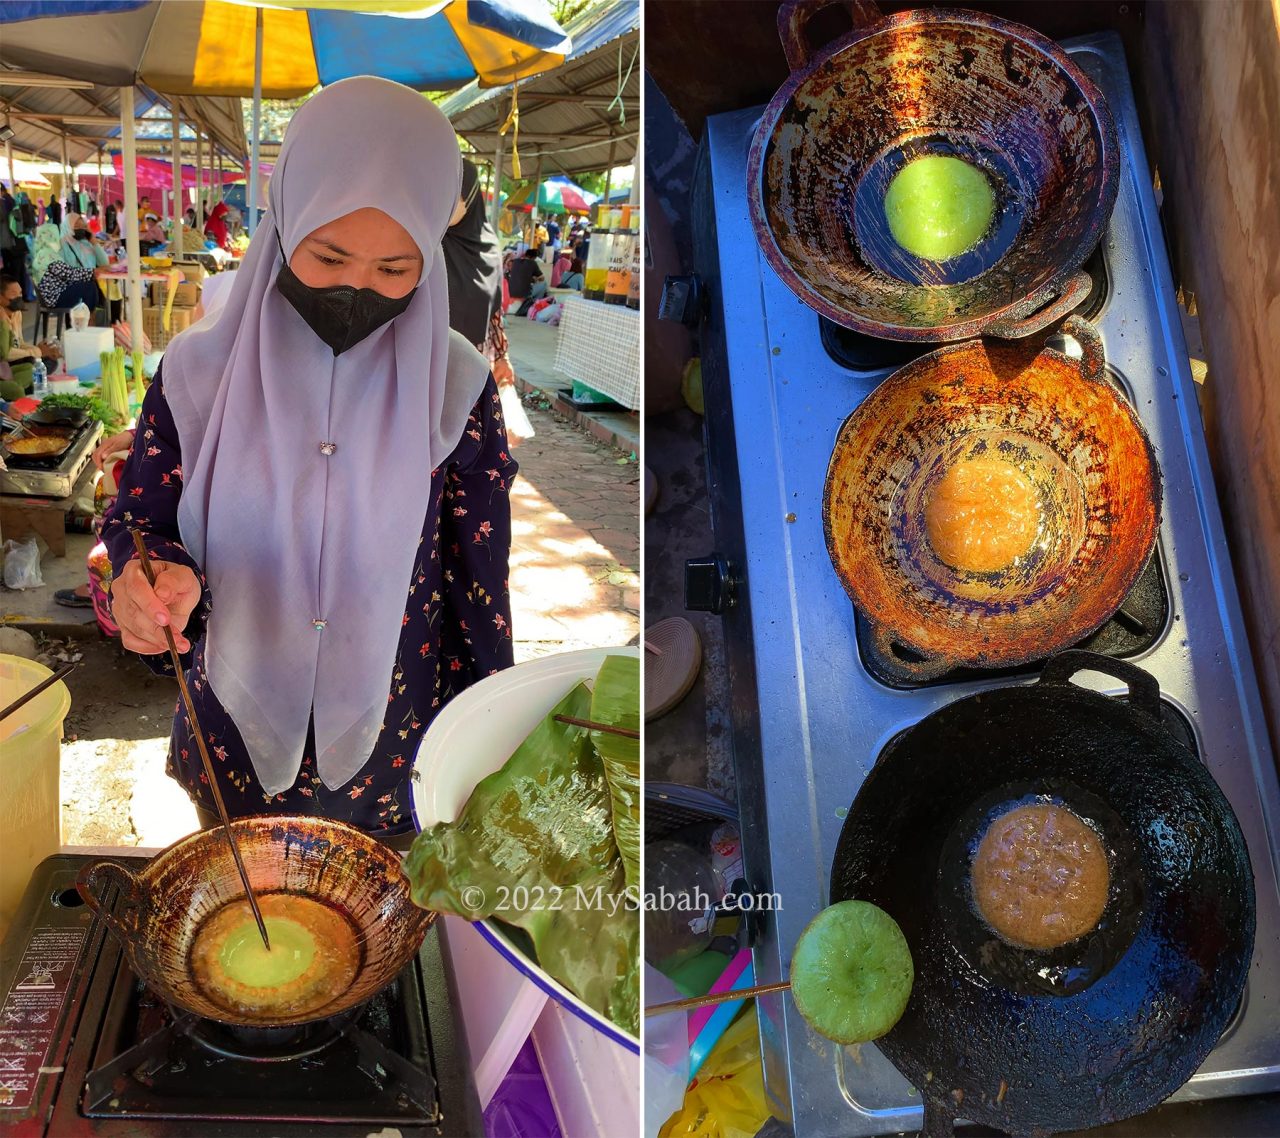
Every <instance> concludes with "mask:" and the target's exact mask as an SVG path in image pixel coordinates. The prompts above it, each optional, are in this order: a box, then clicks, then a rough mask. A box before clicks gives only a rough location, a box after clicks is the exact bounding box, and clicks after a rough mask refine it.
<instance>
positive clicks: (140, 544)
mask: <svg viewBox="0 0 1280 1138" xmlns="http://www.w3.org/2000/svg"><path fill="white" fill-rule="evenodd" d="M131 532H132V534H133V544H134V547H135V548H136V549H137V551H138V558H139V559H140V560H141V562H142V571H143V573H145V574H146V576H147V584H148V585H150V586H151V588H152V589H154V588H155V587H156V574H155V570H154V569H152V567H151V555H150V554H149V553H148V552H147V546H146V543H145V542H144V541H143V540H142V531H141V530H136V529H135V530H132V531H131ZM164 638H165V641H166V642H167V643H168V645H169V655H170V657H171V658H172V660H173V670H174V673H175V674H176V675H177V677H178V690H179V691H180V692H181V693H182V702H183V704H184V705H185V706H186V709H187V719H188V721H189V722H190V724H191V733H192V734H193V735H194V736H195V737H196V746H197V747H198V749H199V751H200V761H201V762H202V763H203V764H204V773H205V777H206V778H207V779H208V780H209V789H210V790H212V791H213V801H214V802H215V803H216V804H217V807H218V817H219V818H220V819H222V828H223V830H224V831H225V833H226V835H227V841H228V842H229V843H230V845H231V856H232V857H233V858H234V859H235V863H236V869H237V870H239V872H240V880H241V881H242V882H243V883H244V891H245V895H246V896H247V897H248V898H249V908H251V909H252V910H253V919H254V920H255V921H257V922H258V932H260V933H261V934H262V943H263V945H264V946H265V947H266V949H267V951H268V952H270V951H271V940H270V939H269V938H268V936H267V926H266V924H265V922H264V921H263V919H262V910H261V909H259V908H258V899H257V898H256V897H255V896H254V895H253V886H251V885H250V884H249V871H248V870H247V869H245V867H244V860H243V859H242V858H241V856H240V845H239V843H238V842H237V841H236V836H235V834H233V833H232V832H231V821H230V819H229V818H228V817H227V805H226V803H225V802H223V801H222V791H221V790H219V789H218V780H217V778H216V777H215V775H214V773H213V761H212V760H211V759H210V758H209V751H208V748H207V747H206V746H205V742H204V732H203V731H202V730H200V720H199V719H197V718H196V707H195V704H194V703H193V702H192V699H191V692H190V690H189V689H188V688H187V678H186V676H184V675H183V673H182V657H181V656H179V655H178V646H177V644H176V643H174V639H173V629H172V628H170V627H169V626H168V625H167V624H166V625H165V626H164Z"/></svg>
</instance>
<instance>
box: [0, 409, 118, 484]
mask: <svg viewBox="0 0 1280 1138" xmlns="http://www.w3.org/2000/svg"><path fill="white" fill-rule="evenodd" d="M100 438H102V424H101V423H99V422H98V421H97V420H95V419H90V420H89V422H87V423H85V424H84V425H83V426H81V427H79V428H77V430H76V433H75V434H74V435H73V436H72V439H71V445H70V446H69V447H68V448H67V449H66V451H65V452H64V453H63V454H62V455H60V456H59V457H57V458H22V457H19V456H13V457H11V458H9V459H8V461H7V462H6V466H7V467H8V469H7V470H0V494H22V495H27V496H32V497H36V498H66V497H68V496H69V495H70V494H71V491H72V490H73V489H75V486H76V483H77V482H78V481H79V480H80V476H81V475H82V474H83V473H84V472H85V468H86V467H88V465H89V462H90V460H91V459H92V458H93V448H94V447H95V446H97V445H98V440H99V439H100Z"/></svg>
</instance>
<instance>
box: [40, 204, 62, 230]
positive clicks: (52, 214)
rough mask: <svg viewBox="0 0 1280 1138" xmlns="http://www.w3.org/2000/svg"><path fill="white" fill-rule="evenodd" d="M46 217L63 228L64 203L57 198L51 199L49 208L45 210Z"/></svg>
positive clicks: (46, 219) (47, 220)
mask: <svg viewBox="0 0 1280 1138" xmlns="http://www.w3.org/2000/svg"><path fill="white" fill-rule="evenodd" d="M44 219H45V221H46V222H49V221H51V222H53V224H54V225H56V226H58V228H59V229H61V228H62V203H61V202H59V201H58V199H57V198H50V199H49V208H48V209H47V210H46V211H45V215H44Z"/></svg>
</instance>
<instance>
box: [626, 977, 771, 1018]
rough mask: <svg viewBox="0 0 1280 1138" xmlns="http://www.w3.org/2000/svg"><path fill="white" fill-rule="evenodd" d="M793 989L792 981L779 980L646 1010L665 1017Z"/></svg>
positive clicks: (657, 1005) (645, 1010) (691, 998)
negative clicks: (671, 1013)
mask: <svg viewBox="0 0 1280 1138" xmlns="http://www.w3.org/2000/svg"><path fill="white" fill-rule="evenodd" d="M790 987H791V981H790V980H779V981H777V982H776V983H773V984H757V985H755V987H752V988H730V989H729V990H728V991H727V992H708V993H707V995H705V996H690V997H689V998H688V999H687V1000H671V1001H670V1002H669V1003H665V1004H651V1005H650V1006H649V1007H647V1008H645V1009H644V1014H645V1016H646V1018H647V1017H648V1016H660V1015H665V1014H666V1013H667V1012H685V1011H693V1010H694V1009H695V1008H705V1007H708V1006H709V1005H711V1004H728V1003H732V1002H733V1001H734V1000H750V999H753V998H754V997H755V996H767V995H769V994H770V993H771V992H785V991H786V990H787V989H788V988H790Z"/></svg>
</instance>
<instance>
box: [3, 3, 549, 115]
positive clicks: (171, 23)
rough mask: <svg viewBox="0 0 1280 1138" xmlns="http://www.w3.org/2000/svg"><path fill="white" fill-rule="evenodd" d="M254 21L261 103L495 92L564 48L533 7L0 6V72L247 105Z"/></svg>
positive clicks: (540, 8) (545, 16)
mask: <svg viewBox="0 0 1280 1138" xmlns="http://www.w3.org/2000/svg"><path fill="white" fill-rule="evenodd" d="M309 5H314V7H312V8H310V10H309ZM259 14H260V15H261V17H262V33H263V51H262V74H261V87H260V90H261V94H262V96H263V97H265V98H268V99H294V98H300V97H301V96H303V95H306V94H309V93H310V92H311V91H313V90H314V89H315V88H316V87H317V86H318V85H321V84H328V83H335V82H337V81H338V80H339V79H346V78H349V77H350V76H353V75H379V76H382V77H383V78H384V79H394V80H396V81H397V82H399V83H405V84H407V85H408V86H410V87H416V88H417V89H418V90H423V91H426V90H431V91H436V90H446V89H451V88H454V87H461V86H463V85H464V84H466V83H469V82H471V81H472V80H473V79H478V80H479V84H480V86H482V87H501V86H504V85H505V84H508V83H511V82H513V81H515V80H521V79H527V78H529V77H530V76H532V75H538V74H540V73H542V72H543V71H548V70H550V69H551V68H553V67H558V66H559V65H560V64H561V63H563V62H564V58H565V56H566V55H568V54H569V51H570V47H571V45H570V41H569V38H568V37H567V36H566V35H565V33H564V30H563V29H562V28H561V27H560V26H559V25H558V24H557V23H556V22H555V20H553V19H552V18H551V11H550V7H549V6H548V5H547V4H546V3H545V2H543V0H400V2H398V3H397V2H392V0H236V2H229V0H5V3H3V4H0V24H4V25H6V26H5V28H4V33H3V41H4V62H5V64H6V65H7V66H9V67H17V68H28V69H30V70H33V71H46V72H50V73H52V74H55V75H62V76H66V77H67V78H71V79H88V80H90V81H92V82H94V83H101V84H103V85H105V86H110V87H127V86H134V85H135V84H136V83H137V82H138V81H139V80H141V81H142V82H143V83H146V84H147V85H148V86H150V87H152V88H153V89H155V90H157V91H160V92H162V93H164V94H167V95H230V96H235V95H243V96H248V95H252V94H253V93H254V79H255V74H254V71H255V38H256V25H257V18H258V16H259Z"/></svg>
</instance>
